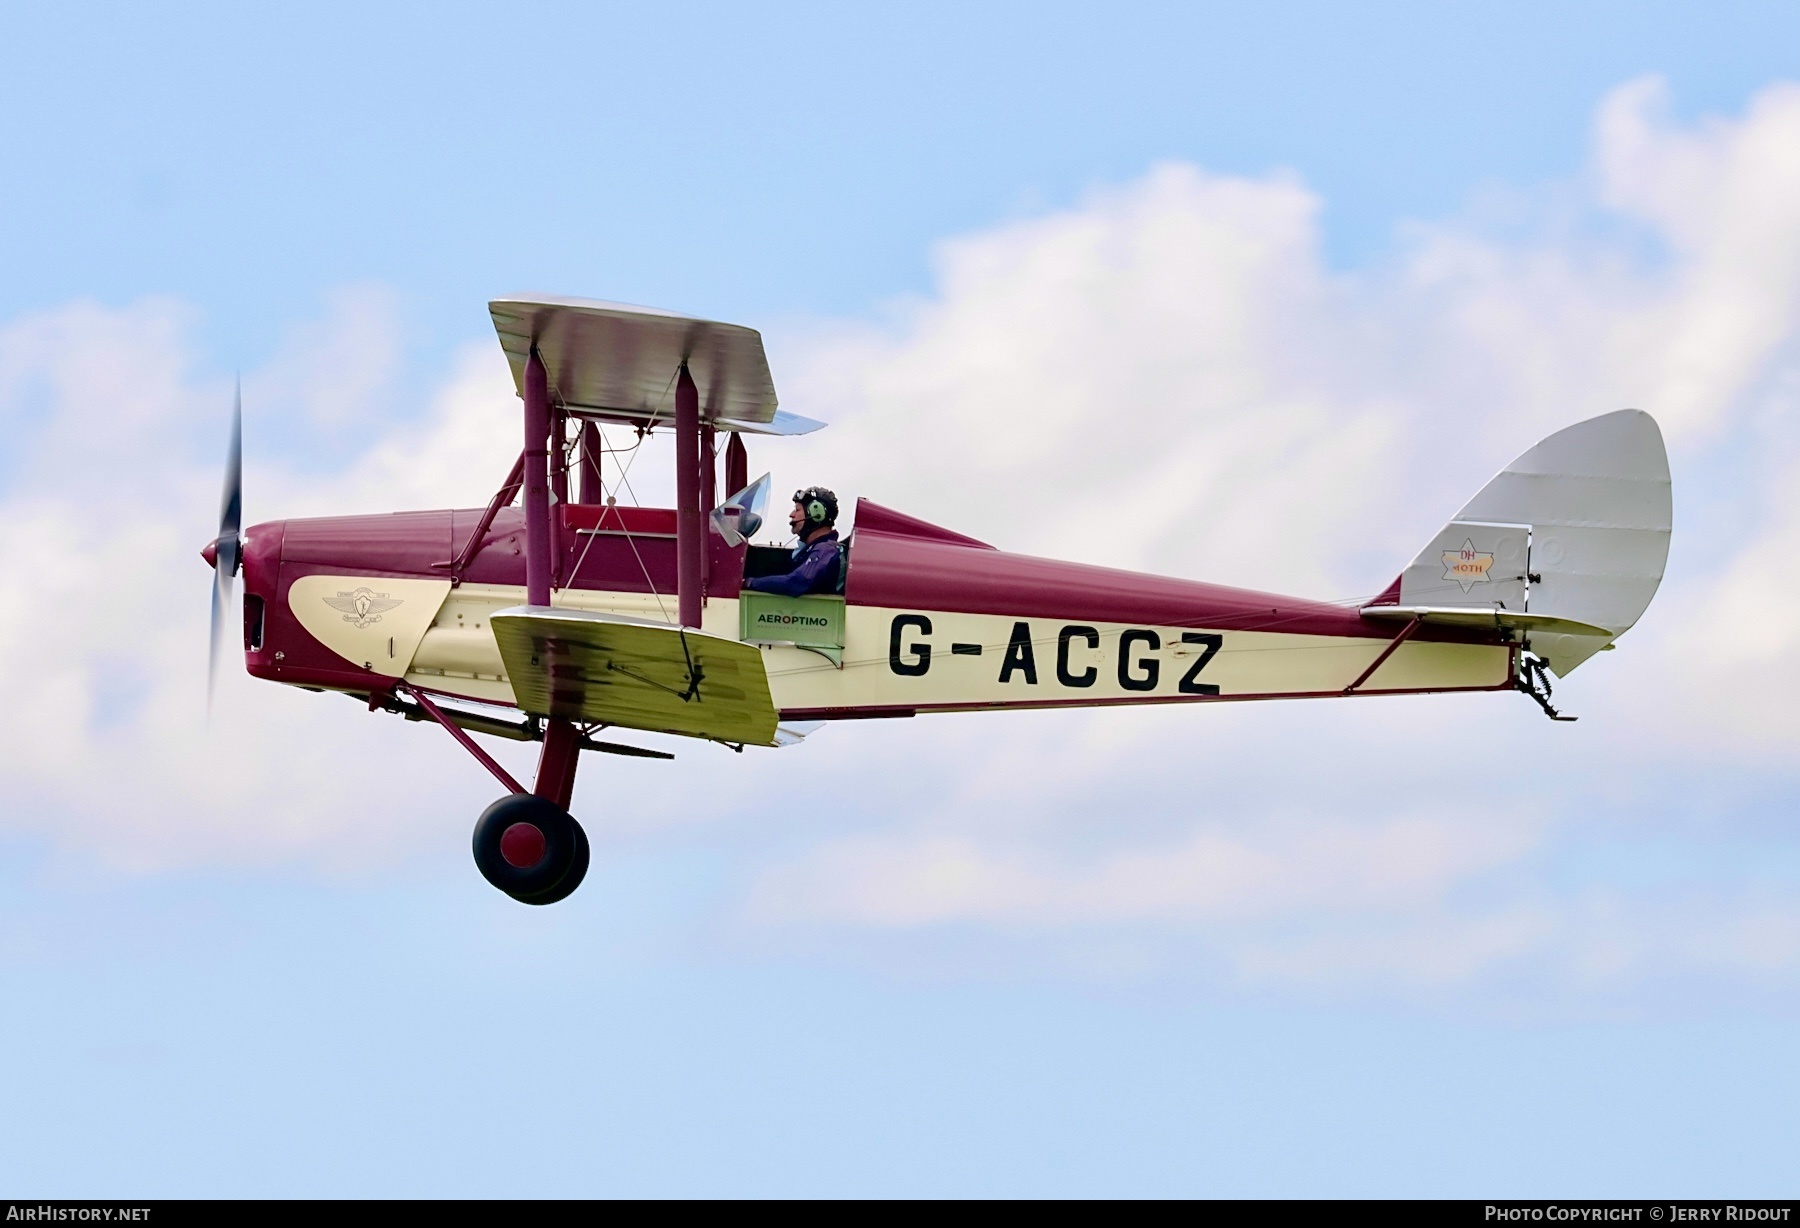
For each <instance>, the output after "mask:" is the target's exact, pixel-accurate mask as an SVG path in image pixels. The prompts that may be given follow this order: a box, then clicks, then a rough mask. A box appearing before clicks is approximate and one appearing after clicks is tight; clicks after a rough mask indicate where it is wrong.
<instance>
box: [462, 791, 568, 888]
mask: <svg viewBox="0 0 1800 1228" xmlns="http://www.w3.org/2000/svg"><path fill="white" fill-rule="evenodd" d="M514 828H520V830H519V831H513V829H514ZM580 830H581V829H580V828H578V827H577V826H576V825H575V820H574V819H572V818H570V817H569V813H568V811H566V810H564V809H563V808H562V807H561V806H558V805H556V804H555V803H554V802H547V801H545V800H544V799H543V798H541V797H537V796H534V795H533V794H530V793H514V794H512V795H510V796H508V797H503V798H501V799H500V800H499V801H497V802H495V803H494V804H493V805H492V806H489V807H488V808H487V809H486V810H484V811H482V812H481V817H480V818H479V819H477V820H476V821H475V837H474V841H473V843H474V850H475V868H476V869H478V870H480V871H481V876H482V877H483V878H485V879H487V880H488V882H490V883H492V884H493V885H494V886H496V887H498V888H500V890H502V891H504V892H506V894H508V895H510V896H512V897H513V898H514V899H524V898H525V897H527V896H537V895H543V894H544V893H546V892H548V891H551V890H553V889H554V888H556V887H557V886H558V885H560V884H561V883H562V881H563V879H564V878H566V877H567V876H568V873H569V869H570V867H572V866H573V865H574V864H575V855H576V849H577V847H578V846H584V845H585V844H586V843H587V840H586V837H585V836H582V837H580V838H579V839H578V838H577V834H576V833H577V832H579V831H580ZM509 831H513V838H512V839H510V840H508V839H507V838H506V837H507V833H508V832H509ZM533 831H535V833H536V834H535V836H533V835H532V832H533ZM539 839H541V841H542V844H541V847H539V846H538V845H537V843H536V842H537V840H539ZM521 848H524V849H525V850H527V851H529V850H531V849H533V848H537V850H538V857H537V860H535V861H533V862H531V863H530V864H529V865H516V864H514V862H512V861H509V860H508V859H507V856H506V854H507V852H512V853H513V854H515V856H516V855H518V854H519V853H520V850H521ZM503 850H504V851H503Z"/></svg>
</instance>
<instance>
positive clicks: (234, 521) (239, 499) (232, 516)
mask: <svg viewBox="0 0 1800 1228" xmlns="http://www.w3.org/2000/svg"><path fill="white" fill-rule="evenodd" d="M243 521H244V389H243V385H242V383H241V382H240V383H239V385H238V390H237V395H236V397H234V398H233V401H232V406H231V447H230V450H229V451H227V452H226V454H225V489H224V492H223V493H222V494H221V495H220V496H219V537H218V541H219V562H220V563H221V564H222V565H223V564H227V563H229V567H228V569H227V570H226V571H225V574H226V575H228V576H235V575H237V572H238V565H239V563H240V562H241V561H242V560H241V559H240V557H239V549H240V548H239V544H238V531H239V530H240V529H241V528H243ZM226 550H230V552H231V554H230V557H229V559H227V557H226V554H225V552H226Z"/></svg>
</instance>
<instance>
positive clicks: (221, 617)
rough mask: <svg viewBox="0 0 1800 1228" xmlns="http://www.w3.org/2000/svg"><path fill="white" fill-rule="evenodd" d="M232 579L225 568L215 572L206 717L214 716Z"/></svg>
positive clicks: (209, 642)
mask: <svg viewBox="0 0 1800 1228" xmlns="http://www.w3.org/2000/svg"><path fill="white" fill-rule="evenodd" d="M230 587H231V579H230V577H229V576H227V575H226V574H225V569H224V568H223V567H221V568H219V569H218V570H217V571H215V572H213V588H212V635H211V637H210V639H209V641H208V644H207V650H206V715H207V716H208V717H209V718H210V717H211V716H212V706H213V690H214V688H215V687H216V686H217V685H218V681H219V647H220V639H221V634H222V632H223V631H224V625H225V619H226V616H227V615H228V614H229V613H230V610H231V591H230Z"/></svg>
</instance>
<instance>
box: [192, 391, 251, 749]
mask: <svg viewBox="0 0 1800 1228" xmlns="http://www.w3.org/2000/svg"><path fill="white" fill-rule="evenodd" d="M243 427H244V389H243V385H242V383H240V384H239V385H238V389H237V394H236V396H235V397H234V398H233V401H232V406H231V448H230V450H229V451H228V452H227V453H226V454H225V491H224V494H223V495H221V496H220V499H219V535H218V536H217V537H215V538H214V539H213V540H212V543H211V544H210V545H208V546H207V548H206V549H205V550H204V551H202V552H201V553H202V554H203V555H205V556H206V561H207V562H209V563H211V564H212V567H213V595H212V642H211V645H210V648H209V651H208V653H207V659H206V710H207V711H208V712H209V713H210V712H211V711H212V698H213V686H214V684H215V683H216V681H217V679H218V675H219V637H220V633H221V630H222V628H223V626H224V622H225V619H226V618H227V617H229V616H230V613H231V590H232V587H233V585H234V583H235V582H236V580H237V573H238V568H240V567H241V566H243V562H244V553H243V543H242V542H241V541H240V540H239V538H238V530H239V529H240V528H241V527H242V526H243V520H244V442H243Z"/></svg>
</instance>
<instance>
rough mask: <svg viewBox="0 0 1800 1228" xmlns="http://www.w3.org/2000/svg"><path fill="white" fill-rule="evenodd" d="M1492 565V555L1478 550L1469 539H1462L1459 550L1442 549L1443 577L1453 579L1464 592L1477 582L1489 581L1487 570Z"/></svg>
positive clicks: (1485, 582)
mask: <svg viewBox="0 0 1800 1228" xmlns="http://www.w3.org/2000/svg"><path fill="white" fill-rule="evenodd" d="M1493 567H1494V556H1493V555H1491V554H1484V553H1481V552H1478V551H1477V550H1476V549H1475V543H1474V541H1473V540H1470V539H1464V541H1463V544H1462V549H1461V550H1446V551H1444V579H1446V580H1455V581H1456V582H1457V583H1458V584H1460V585H1462V591H1463V592H1465V593H1466V592H1468V591H1469V590H1470V589H1471V588H1473V587H1474V586H1475V585H1477V584H1488V583H1491V582H1492V580H1493V577H1492V576H1490V575H1488V572H1489V571H1491V570H1493Z"/></svg>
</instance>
